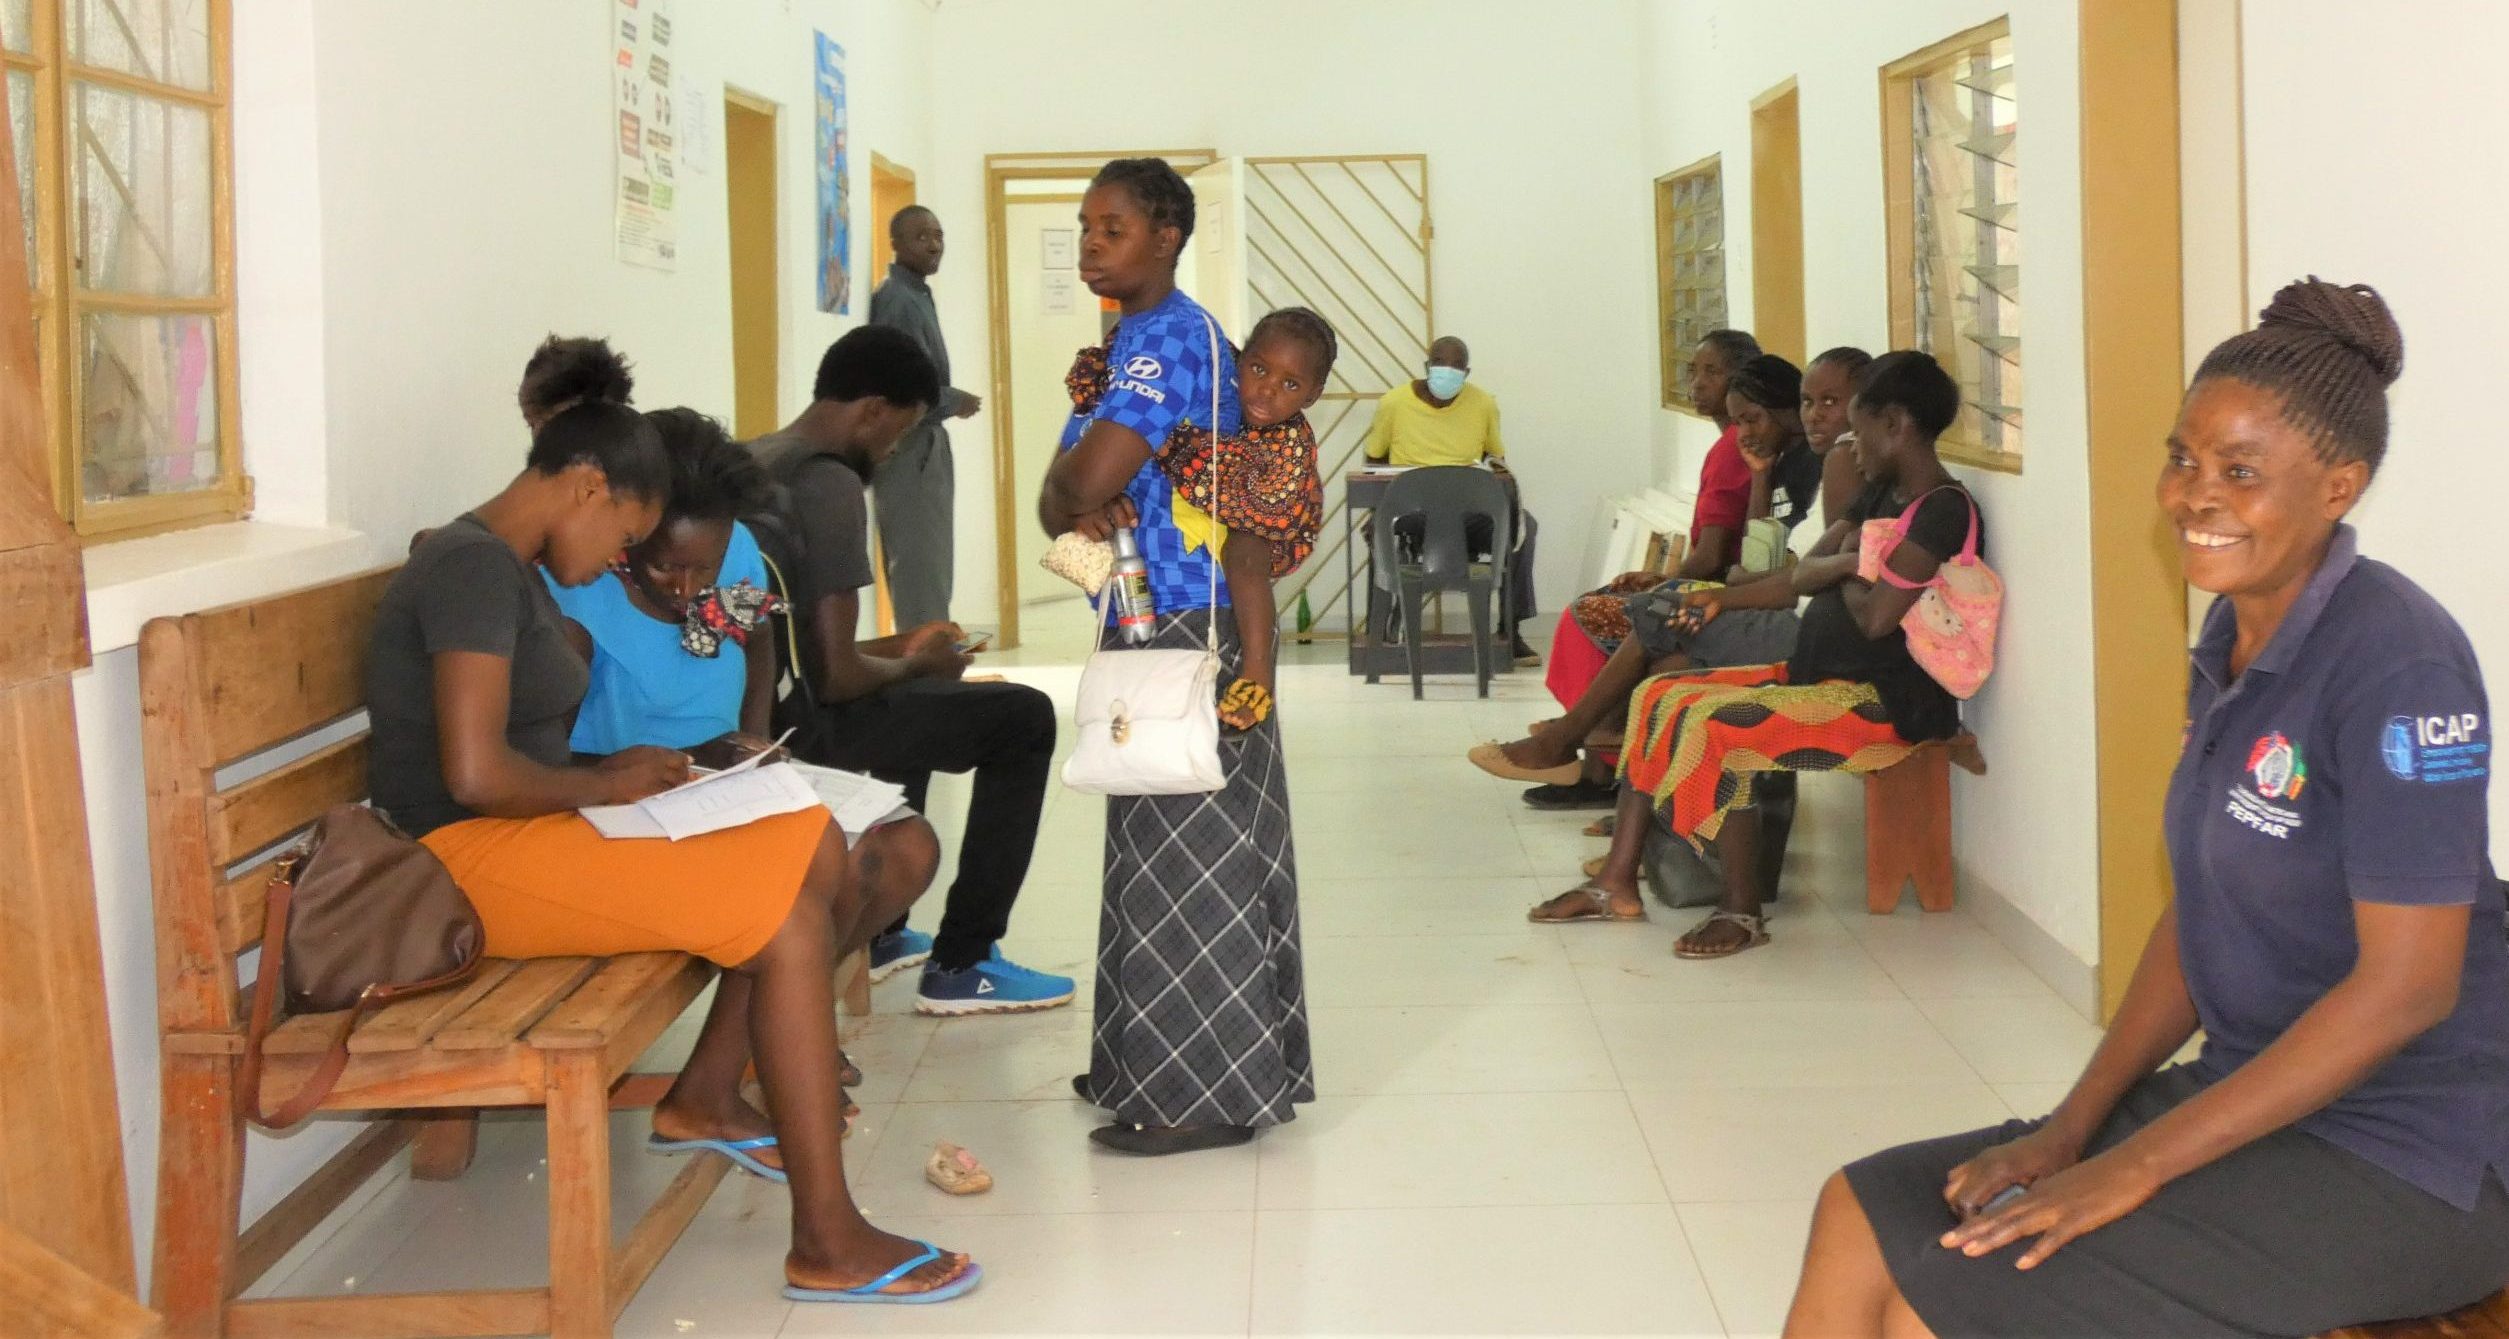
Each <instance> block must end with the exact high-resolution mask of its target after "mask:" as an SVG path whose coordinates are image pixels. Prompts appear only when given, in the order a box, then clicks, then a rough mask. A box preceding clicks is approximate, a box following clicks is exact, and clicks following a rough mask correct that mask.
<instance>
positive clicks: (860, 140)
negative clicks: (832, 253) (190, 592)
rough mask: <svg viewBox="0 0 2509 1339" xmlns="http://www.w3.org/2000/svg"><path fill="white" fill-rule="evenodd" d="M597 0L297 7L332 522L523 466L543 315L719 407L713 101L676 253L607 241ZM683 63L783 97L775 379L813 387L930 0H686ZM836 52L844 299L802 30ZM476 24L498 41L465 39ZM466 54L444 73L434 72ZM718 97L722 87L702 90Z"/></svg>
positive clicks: (802, 394) (440, 503)
mask: <svg viewBox="0 0 2509 1339" xmlns="http://www.w3.org/2000/svg"><path fill="white" fill-rule="evenodd" d="M609 14H610V6H609V5H608V4H606V3H604V2H603V0H567V3H562V4H556V3H536V4H528V5H516V4H511V3H500V2H499V0H439V2H438V3H435V4H433V5H431V6H430V7H429V17H428V21H427V22H425V23H411V22H409V21H408V20H407V18H406V16H405V15H402V14H400V13H399V12H397V11H396V10H394V9H392V8H390V7H379V6H370V5H322V6H319V7H318V8H317V9H316V10H315V36H316V67H315V68H316V72H317V76H318V77H317V79H316V84H317V88H318V92H317V101H316V108H317V112H318V117H319V121H318V130H319V135H320V141H321V174H322V183H323V229H322V234H323V235H322V242H323V272H324V291H325V298H326V302H327V304H328V309H329V314H330V320H329V321H328V323H327V324H326V327H325V341H324V344H325V349H324V355H325V356H324V362H325V372H326V375H327V380H328V384H329V390H330V394H329V399H330V417H329V422H330V431H331V437H332V440H333V441H334V443H335V444H338V445H339V446H340V447H341V448H342V449H353V450H354V451H355V452H356V454H357V458H358V468H357V469H355V470H353V471H346V472H335V474H334V476H333V478H332V480H331V498H332V503H333V515H334V518H335V519H345V520H347V521H349V522H351V523H353V524H355V525H357V526H359V527H360V528H362V529H366V530H368V531H370V532H372V533H374V534H376V535H377V536H379V537H385V538H396V537H400V536H405V535H406V534H408V532H409V531H410V530H412V529H414V528H416V527H418V526H422V525H428V524H432V523H434V522H437V521H440V520H443V519H444V518H445V517H446V516H447V515H448V514H449V513H450V512H452V511H453V510H455V509H458V508H460V507H462V506H466V505H468V504H469V503H471V502H473V501H476V500H479V499H483V498H485V497H487V496H488V495H489V494H490V493H492V492H494V491H495V490H496V489H497V488H498V487H499V486H501V485H502V484H503V483H504V482H505V480H506V479H507V478H508V477H510V476H511V475H512V474H513V472H514V470H515V469H516V468H518V467H519V465H520V464H521V457H522V450H523V445H524V438H523V432H522V427H521V424H520V422H519V421H518V420H517V418H516V417H515V412H514V405H513V389H514V379H515V376H516V374H517V373H518V372H519V371H520V369H521V367H522V360H523V358H524V356H525V355H526V354H528V353H529V352H530V350H531V347H532V345H533V344H534V343H535V342H537V341H538V340H539V339H540V337H541V336H542V335H544V334H546V333H548V332H549V331H550V330H552V329H553V328H554V329H558V330H560V331H562V332H564V333H570V334H577V333H580V334H599V335H606V336H608V337H609V338H610V339H611V341H612V342H613V343H614V344H615V345H617V346H618V347H619V348H620V349H622V350H623V351H625V352H626V353H627V354H628V355H629V356H630V357H631V358H633V359H634V360H635V363H636V371H637V394H636V400H637V403H638V404H640V405H646V406H661V405H670V404H681V403H685V404H692V405H696V406H698V407H700V408H703V409H706V410H708V411H709V412H713V413H715V414H718V415H723V414H728V413H729V412H730V408H731V399H732V381H731V376H732V361H731V304H730V296H729V294H730V289H729V282H730V281H729V278H728V252H727V246H728V243H727V237H726V234H727V228H726V223H725V218H724V211H723V205H722V195H721V192H722V181H723V177H722V163H723V149H722V122H721V117H720V113H719V110H718V112H717V115H716V116H715V117H714V118H713V119H712V120H711V121H710V123H709V125H708V130H709V132H710V135H711V143H710V145H709V148H708V151H707V153H706V154H705V157H706V159H707V161H708V163H709V166H710V168H711V170H710V171H709V172H708V173H707V174H705V175H702V176H695V177H692V178H690V179H689V180H688V181H687V182H686V183H685V193H684V194H683V196H682V201H681V209H680V211H679V214H680V217H679V228H680V257H679V262H680V263H679V268H678V270H677V271H676V272H675V273H667V274H666V273H662V272H659V271H655V270H649V269H643V268H640V267H637V266H632V265H623V264H621V263H619V262H618V261H617V260H615V259H613V257H612V253H611V244H610V231H609V229H610V220H611V160H610V157H609V155H608V153H607V152H606V151H605V150H606V148H607V144H608V141H607V140H606V139H605V138H604V137H603V135H604V133H605V132H606V129H607V127H608V126H609V125H610V123H611V122H610V117H611V111H610V99H611V93H610V79H609V67H608V66H607V65H606V64H605V63H604V62H603V61H601V60H599V59H596V57H598V56H599V55H600V54H601V53H602V52H603V51H604V50H605V49H606V45H605V36H604V35H605V33H606V31H607V27H608V22H609ZM674 14H675V16H676V18H677V21H678V25H679V35H678V38H677V44H678V47H679V56H678V61H677V70H678V75H679V77H680V78H681V79H683V80H688V79H694V80H696V81H699V82H700V83H701V84H702V85H703V86H705V87H707V88H719V87H720V86H722V85H726V84H729V85H731V86H734V87H737V88H739V89H741V90H743V91H745V92H748V93H752V94H755V95H757V96H759V97H763V98H766V99H768V100H770V101H772V102H774V103H776V104H778V105H779V106H780V108H781V109H782V114H781V116H780V117H779V123H778V134H779V135H780V137H781V140H782V142H781V144H780V145H779V150H778V152H779V158H780V161H781V163H782V166H783V173H782V180H781V183H780V185H781V188H782V196H781V211H780V212H781V247H780V255H779V261H780V272H781V273H780V277H781V281H782V286H783V291H784V296H785V310H784V320H783V334H784V394H783V400H784V403H785V404H786V406H787V408H788V410H789V411H797V410H798V409H799V408H800V407H801V405H802V403H803V402H804V401H805V400H806V398H807V396H808V393H809V388H810V380H811V375H812V372H813V371H814V370H815V369H816V368H817V366H818V361H819V355H820V353H821V352H822V351H824V350H825V348H826V347H827V344H828V342H829V341H830V340H832V339H834V338H835V337H836V336H837V335H839V334H841V333H843V331H844V330H845V329H846V328H847V327H848V326H849V325H852V324H855V323H858V322H859V320H860V319H861V314H862V311H863V308H864V306H865V305H866V304H867V303H868V301H869V299H870V280H871V278H872V276H870V275H868V274H867V273H866V270H867V269H868V266H869V263H870V262H869V256H870V246H871V226H870V221H869V219H868V214H869V201H870V198H871V192H870V162H871V152H872V151H873V150H878V151H879V152H881V153H883V154H885V155H887V156H888V157H890V158H892V159H896V160H898V161H901V162H904V163H907V164H910V165H911V164H916V163H921V162H924V161H926V160H927V159H928V157H929V153H928V145H929V141H928V139H927V138H926V135H925V115H924V108H925V102H926V88H927V85H926V77H927V72H928V69H929V65H930V48H929V42H930V24H931V11H930V9H929V8H927V7H926V6H925V5H923V4H921V3H918V2H917V0H887V2H886V3H878V4H861V3H857V4H840V3H837V0H701V2H698V3H691V2H690V0H682V3H680V4H678V5H677V6H675V8H674ZM814 27H817V28H819V29H822V30H824V31H826V32H827V33H828V34H829V35H830V36H832V37H834V38H835V39H836V40H837V41H838V42H839V43H841V44H842V45H843V46H844V47H845V49H846V60H847V64H846V73H847V84H846V92H847V96H848V99H849V102H850V107H851V116H852V123H851V124H852V138H851V140H850V143H849V144H848V151H849V153H850V155H851V159H850V161H851V166H852V172H853V200H854V211H855V217H854V232H853V246H854V253H855V259H854V279H855V293H854V315H853V317H852V318H851V319H849V320H839V319H838V318H836V317H833V316H827V315H822V314H821V313H819V312H818V311H817V310H816V308H815V295H814V290H813V286H812V279H811V276H812V274H813V273H814V269H813V266H812V263H811V253H812V251H813V249H814V248H815V246H816V245H817V242H816V235H815V234H816V223H815V214H814V210H813V204H812V202H813V200H814V199H815V187H814V185H813V181H814V178H813V175H812V167H811V150H812V145H811V141H812V122H811V116H812V92H811V60H812V51H811V31H812V29H813V28H814ZM488 38H493V40H483V39H488ZM454 71H458V72H459V92H458V93H455V92H453V91H452V89H451V87H450V86H449V85H448V83H447V77H448V72H454ZM719 101H720V99H719V98H718V99H717V102H719Z"/></svg>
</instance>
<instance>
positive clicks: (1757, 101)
mask: <svg viewBox="0 0 2509 1339" xmlns="http://www.w3.org/2000/svg"><path fill="white" fill-rule="evenodd" d="M1781 106H1782V107H1783V108H1784V111H1783V112H1782V113H1781V111H1780V108H1781ZM1781 115H1782V116H1783V117H1784V119H1785V120H1787V121H1789V122H1791V125H1790V126H1789V127H1788V129H1790V130H1791V132H1792V133H1791V134H1789V135H1787V136H1786V137H1785V139H1786V144H1785V147H1786V148H1788V149H1790V150H1791V153H1789V154H1788V161H1785V162H1773V161H1771V154H1772V151H1773V150H1774V149H1776V148H1777V147H1779V146H1778V145H1777V142H1776V141H1777V134H1776V132H1777V129H1778V126H1777V125H1776V122H1777V120H1778V119H1779V118H1780V116H1781ZM1751 333H1752V334H1753V335H1755V336H1756V337H1758V339H1759V341H1760V347H1761V348H1764V349H1766V350H1768V351H1769V352H1770V353H1774V354H1779V355H1781V356H1783V357H1787V358H1791V359H1793V360H1794V362H1795V365H1796V366H1798V367H1800V366H1802V365H1803V364H1804V362H1805V360H1806V359H1808V358H1809V357H1810V356H1811V350H1810V348H1808V347H1807V345H1806V333H1805V316H1804V282H1803V99H1802V98H1801V97H1800V96H1799V95H1798V93H1797V91H1796V87H1795V79H1794V76H1792V75H1789V76H1787V78H1786V80H1785V82H1783V83H1781V84H1778V85H1777V86H1776V87H1774V88H1771V89H1769V90H1768V91H1767V92H1765V93H1762V94H1761V95H1760V96H1758V97H1756V98H1753V99H1752V100H1751Z"/></svg>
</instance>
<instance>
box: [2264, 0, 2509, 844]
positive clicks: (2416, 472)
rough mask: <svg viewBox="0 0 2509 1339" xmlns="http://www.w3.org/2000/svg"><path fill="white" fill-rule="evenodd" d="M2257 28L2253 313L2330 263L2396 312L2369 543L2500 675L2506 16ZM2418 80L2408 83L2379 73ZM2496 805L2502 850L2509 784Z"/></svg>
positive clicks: (2387, 17) (2507, 648)
mask: <svg viewBox="0 0 2509 1339" xmlns="http://www.w3.org/2000/svg"><path fill="white" fill-rule="evenodd" d="M2245 26H2246V61H2247V66H2246V78H2245V84H2246V101H2247V117H2246V121H2247V145H2246V147H2247V162H2248V177H2247V181H2248V198H2247V212H2248V261H2247V270H2248V279H2249V291H2248V299H2249V300H2248V304H2247V305H2248V308H2249V310H2250V312H2251V313H2253V312H2254V311H2255V310H2257V309H2259V308H2262V307H2263V306H2264V305H2265V303H2266V300H2267V299H2269V298H2270V297H2272V296H2273V292H2274V290H2275V289H2276V288H2278V287H2280V286H2282V285H2283V284H2284V283H2287V282H2289V281H2291V280H2293V279H2297V278H2301V277H2303V276H2305V275H2310V274H2315V275H2318V276H2320V277H2323V278H2326V279H2331V280H2335V281H2338V282H2342V283H2366V284H2369V285H2371V286H2372V287H2374V288H2376V289H2378V291H2379V292H2380V293H2381V294H2383V295H2385V297H2386V298H2387V301H2388V303H2389V304H2390V305H2391V306H2392V307H2393V308H2394V309H2395V313H2396V319H2397V321H2398V323H2399V324H2401V325H2402V326H2403V327H2404V337H2405V371H2404V376H2403V378H2402V379H2401V380H2399V381H2398V382H2397V383H2396V386H2395V389H2394V391H2393V392H2392V394H2391V396H2390V399H2389V404H2390V407H2391V412H2392V414H2393V432H2392V436H2391V441H2390V447H2389V451H2390V454H2389V455H2388V457H2387V462H2386V465H2385V467H2384V468H2382V469H2381V470H2380V471H2379V475H2378V481H2377V483H2376V484H2375V486H2373V487H2372V488H2371V489H2370V492H2369V495H2368V497H2367V498H2366V499H2365V500H2364V501H2363V503H2362V505H2361V507H2360V508H2359V510H2357V511H2356V512H2355V513H2354V516H2353V519H2354V521H2355V522H2356V523H2357V524H2358V525H2359V526H2360V529H2361V545H2362V549H2363V551H2364V552H2366V553H2368V554H2369V555H2371V556H2373V557H2376V558H2379V559H2382V560H2384V561H2386V562H2388V563H2390V564H2393V565H2394V566H2395V567H2397V568H2399V569H2401V570H2402V571H2403V572H2404V573H2405V574H2406V575H2408V576H2410V577H2412V578H2413V579H2414V580H2415V581H2418V582H2420V583H2421V584H2422V585H2423V586H2424V587H2425V588H2426V589H2428V590H2429V591H2430V592H2431V594H2433V595H2434V596H2436V597H2438V599H2439V601H2440V603H2442V604H2444V605H2446V606H2447V607H2448V610H2449V612H2451V613H2453V614H2455V615H2456V616H2457V620H2458V621H2459V622H2460V623H2462V624H2464V625H2465V629H2466V632H2467V634H2468V635H2470V636H2471V637H2472V638H2473V639H2474V648H2475V652H2476V654H2478V655H2479V656H2481V657H2482V659H2483V661H2484V663H2485V664H2486V666H2487V667H2488V668H2489V670H2490V673H2491V675H2492V676H2493V678H2492V682H2493V683H2496V684H2497V683H2500V682H2502V680H2501V679H2500V678H2499V677H2498V676H2499V675H2501V674H2502V673H2503V672H2504V671H2505V670H2509V603H2505V602H2504V601H2503V600H2502V599H2501V594H2500V588H2501V573H2502V571H2503V570H2504V566H2505V565H2504V563H2503V560H2502V557H2501V553H2500V550H2499V548H2498V547H2497V544H2496V542H2492V541H2490V540H2489V535H2490V531H2489V530H2488V527H2486V526H2485V525H2484V524H2483V521H2484V519H2485V514H2486V513H2487V512H2488V511H2489V510H2490V509H2491V507H2492V506H2494V505H2495V503H2496V500H2497V499H2499V498H2500V497H2502V496H2503V495H2504V493H2509V454H2504V453H2503V451H2502V449H2501V447H2500V442H2499V437H2500V430H2499V424H2498V423H2497V422H2496V421H2495V420H2494V418H2493V409H2494V406H2493V404H2492V397H2491V394H2490V393H2489V390H2488V388H2489V387H2491V386H2493V385H2495V384H2497V383H2498V381H2499V379H2500V356H2501V355H2500V313H2501V311H2502V310H2503V309H2504V307H2509V254H2505V253H2504V252H2503V251H2502V250H2501V248H2500V247H2499V246H2498V245H2497V244H2495V243H2494V242H2493V240H2492V239H2491V236H2490V234H2491V232H2492V231H2493V230H2494V229H2496V228H2497V226H2498V224H2499V220H2500V218H2501V216H2502V214H2503V212H2504V211H2505V210H2509V175H2504V173H2503V172H2502V169H2501V164H2502V163H2504V162H2509V103H2504V102H2503V101H2502V99H2501V95H2500V79H2499V70H2498V60H2497V56H2498V53H2499V52H2501V51H2502V50H2509V8H2504V7H2502V6H2499V5H2496V4H2492V3H2489V0H2424V3H2420V4H2413V5H2371V6H2364V5H2353V4H2341V3H2331V2H2330V0H2274V3H2272V4H2249V5H2246V6H2245ZM2404 71H2410V72H2411V74H2410V78H2409V81H2408V82H2407V85H2406V86H2405V87H2404V88H2403V91H2402V92H2399V91H2398V86H2397V85H2395V84H2394V83H2393V82H2392V81H2390V80H2388V79H2386V78H2384V77H2382V76H2383V75H2384V74H2385V73H2399V72H2404ZM2495 706H2497V704H2495ZM2491 799H2492V832H2493V851H2494V853H2495V859H2498V858H2499V857H2500V856H2501V855H2503V854H2509V841H2504V840H2503V837H2504V834H2509V786H2504V785H2501V784H2499V783H2498V782H2497V781H2495V782H2494V784H2493V785H2492V790H2491Z"/></svg>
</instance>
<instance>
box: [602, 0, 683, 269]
mask: <svg viewBox="0 0 2509 1339" xmlns="http://www.w3.org/2000/svg"><path fill="white" fill-rule="evenodd" d="M610 19H611V32H610V48H611V62H612V70H611V75H612V78H613V79H614V81H615V82H614V83H613V85H612V87H613V88H614V89H615V90H616V92H615V101H614V110H615V111H616V112H617V114H618V131H617V144H618V149H617V152H618V209H617V217H616V220H615V225H614V226H615V228H616V231H617V236H618V258H619V259H620V260H623V261H626V262H628V263H629V264H631V265H649V266H651V267H653V268H654V269H657V270H673V269H677V268H679V125H678V122H679V116H678V106H679V104H678V101H677V100H676V99H675V98H674V97H673V90H672V87H671V54H672V48H671V0H612V3H611V6H610Z"/></svg>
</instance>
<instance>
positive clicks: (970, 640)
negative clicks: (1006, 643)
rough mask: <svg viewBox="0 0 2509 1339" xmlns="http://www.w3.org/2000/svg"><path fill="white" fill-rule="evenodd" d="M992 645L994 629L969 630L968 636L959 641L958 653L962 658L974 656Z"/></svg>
mask: <svg viewBox="0 0 2509 1339" xmlns="http://www.w3.org/2000/svg"><path fill="white" fill-rule="evenodd" d="M992 644H993V629H991V628H970V629H968V630H967V635H966V636H964V637H962V638H960V639H959V641H958V653H959V654H960V655H962V656H972V655H974V654H975V653H977V652H978V651H981V650H983V649H985V648H986V647H988V646H991V645H992Z"/></svg>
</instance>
